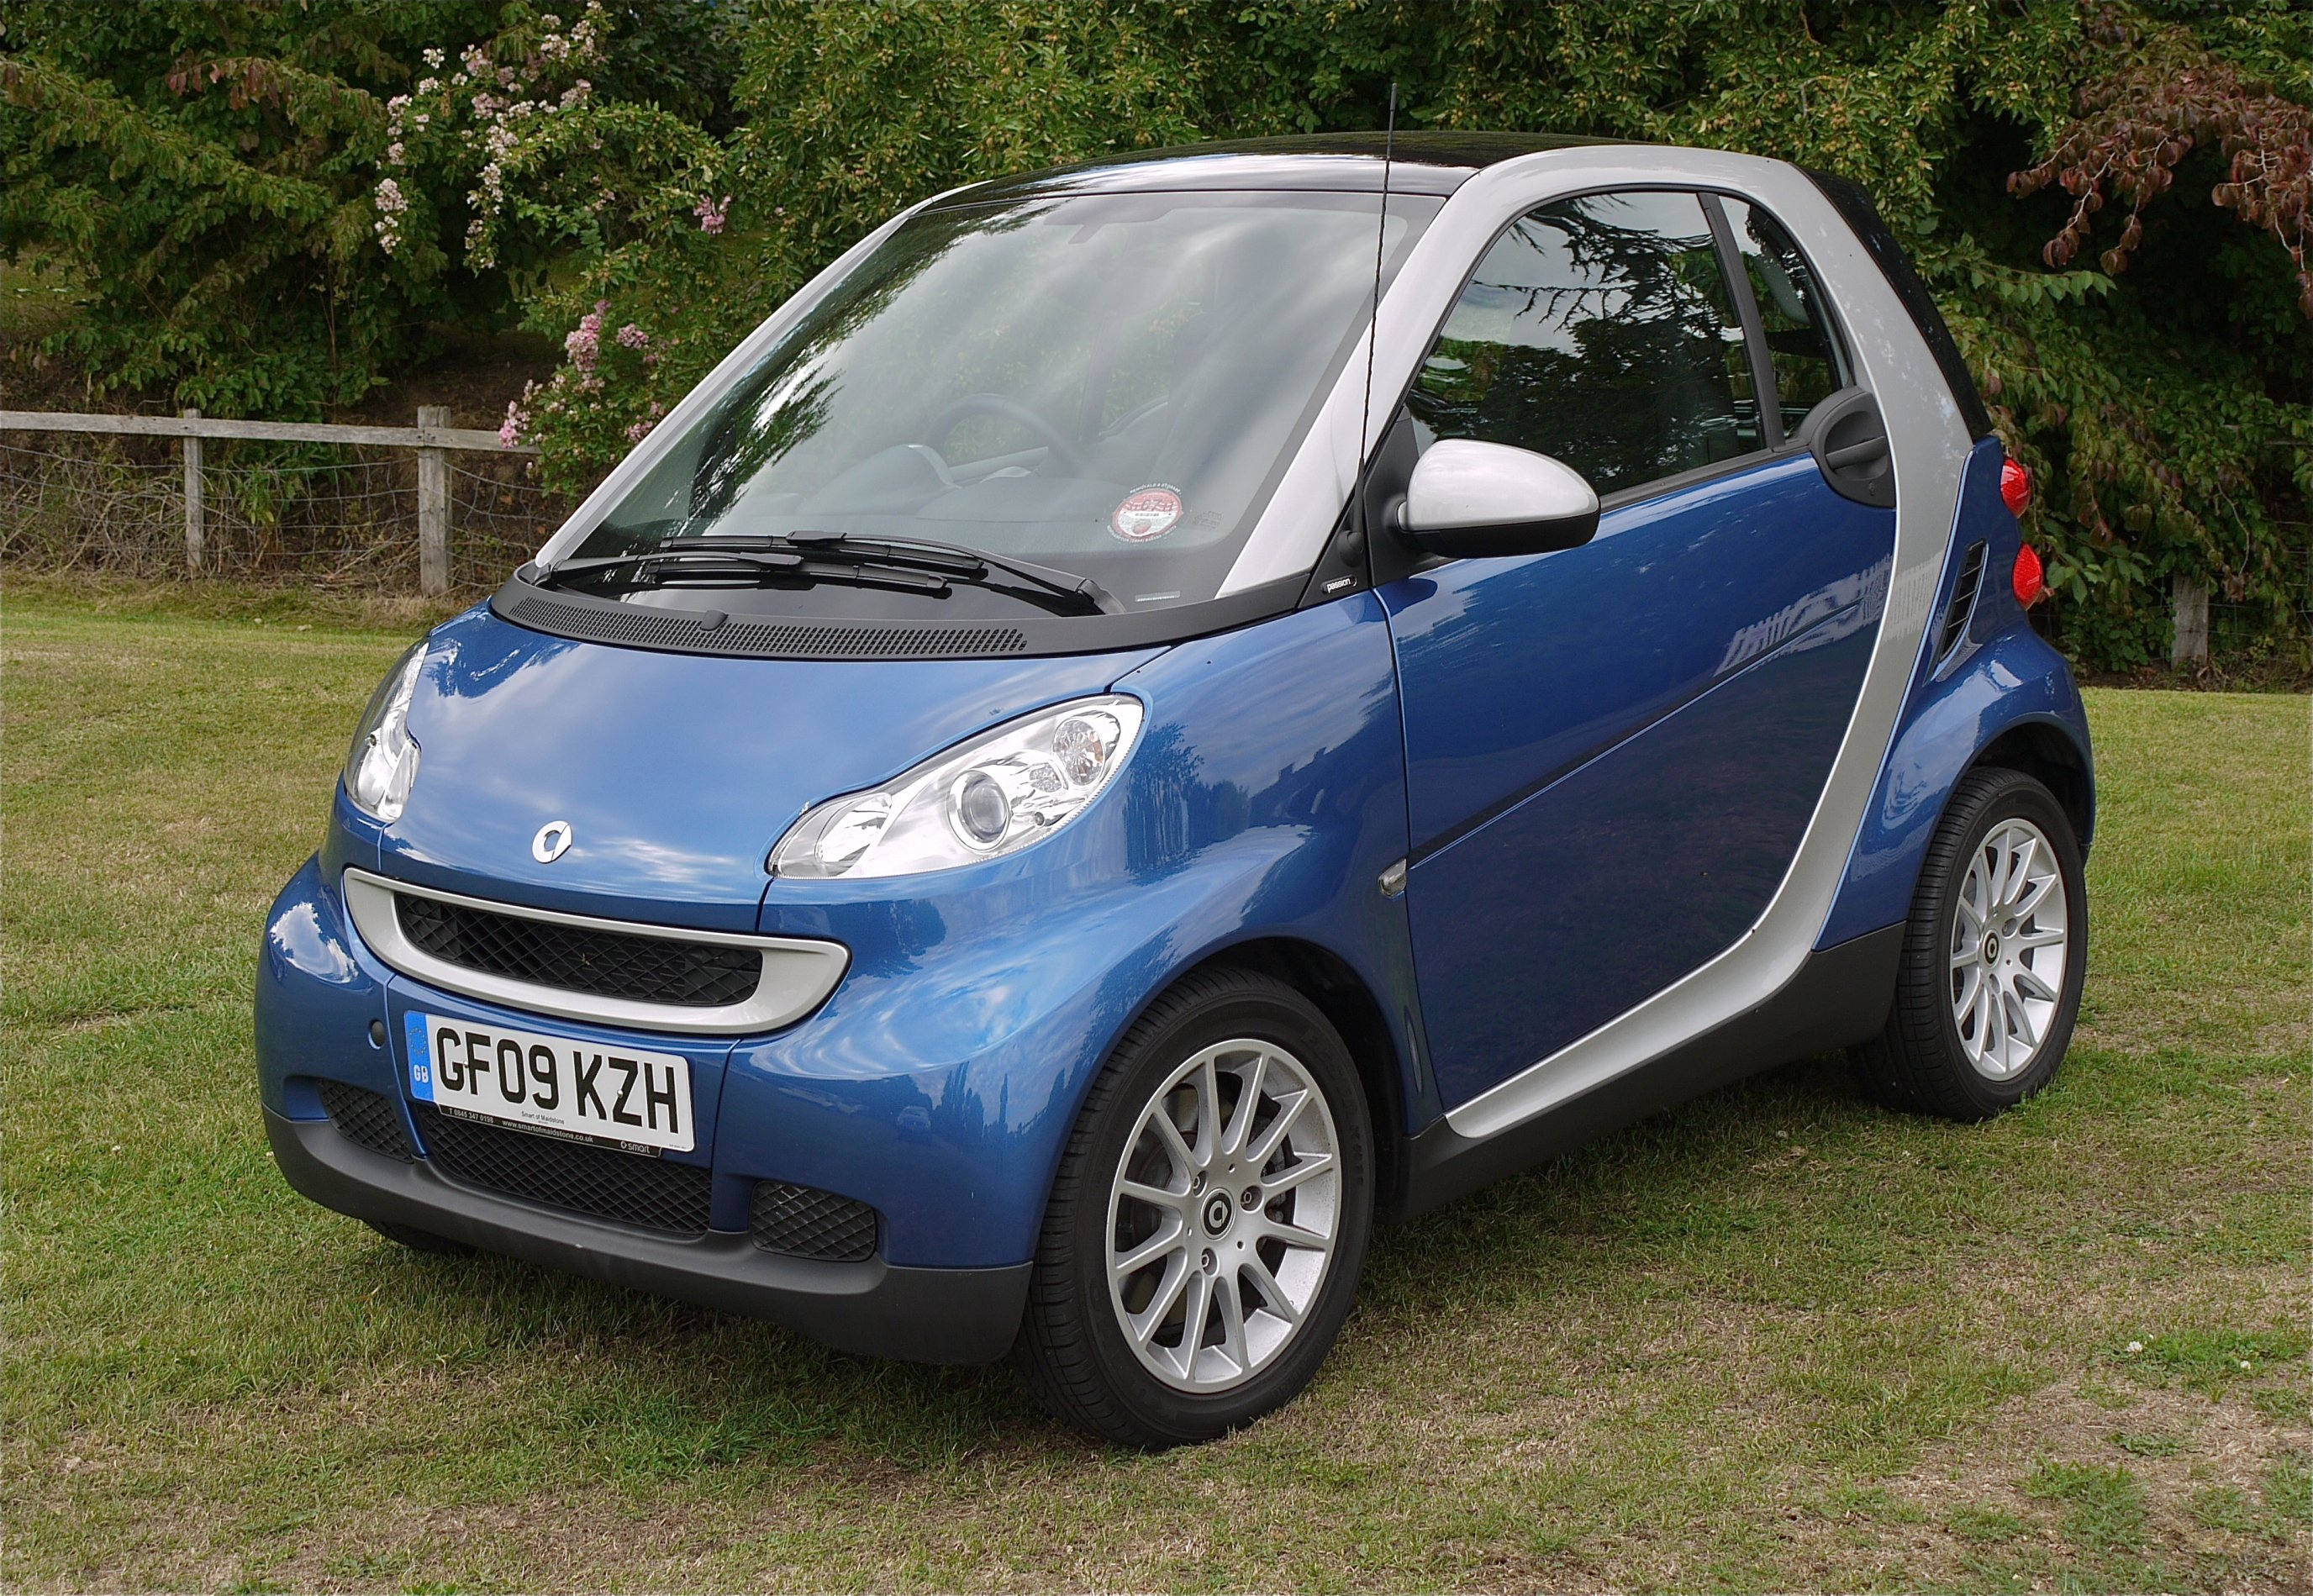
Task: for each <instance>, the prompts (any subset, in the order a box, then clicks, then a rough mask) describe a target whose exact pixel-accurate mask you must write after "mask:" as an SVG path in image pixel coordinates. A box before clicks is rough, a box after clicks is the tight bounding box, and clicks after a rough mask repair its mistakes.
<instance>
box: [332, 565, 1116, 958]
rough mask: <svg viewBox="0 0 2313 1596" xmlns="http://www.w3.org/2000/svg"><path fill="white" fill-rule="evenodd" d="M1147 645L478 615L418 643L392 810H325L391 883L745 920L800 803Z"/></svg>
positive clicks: (630, 911)
mask: <svg viewBox="0 0 2313 1596" xmlns="http://www.w3.org/2000/svg"><path fill="white" fill-rule="evenodd" d="M1148 657H1149V653H1148V651H1147V650H1141V651H1139V652H1135V653H1121V654H1102V655H1086V656H1082V657H1077V658H1068V659H1039V660H954V661H851V660H727V659H713V658H702V657H699V656H696V655H690V654H676V653H651V652H649V651H647V650H644V649H631V648H613V647H609V646H605V645H600V644H586V643H574V642H571V641H569V640H567V639H565V638H560V637H549V636H544V635H542V634H540V633H537V632H532V631H528V630H525V629H524V628H523V627H516V626H513V625H511V624H509V623H507V622H506V621H504V620H502V619H500V618H498V617H497V616H496V615H494V614H492V613H491V612H490V611H489V610H488V609H474V610H471V611H469V612H468V613H467V614H465V615H463V616H461V617H459V618H457V619H456V620H453V621H452V622H450V623H449V624H448V625H446V626H444V627H441V628H440V629H439V630H437V631H436V632H435V634H434V638H433V649H432V651H431V653H429V654H428V656H427V664H426V669H425V671H424V672H423V673H422V676H421V679H420V680H419V684H418V693H417V696H416V697H415V698H413V699H412V700H411V703H410V709H409V728H410V733H411V735H412V736H413V737H415V738H416V739H417V741H418V749H419V750H420V753H419V761H418V782H417V785H416V788H415V789H414V790H413V791H412V793H411V794H410V799H409V808H408V809H407V810H406V811H404V812H403V814H402V816H401V818H400V820H398V821H397V822H395V823H394V824H393V825H392V826H390V827H385V828H383V829H381V828H379V827H376V826H375V825H374V824H372V823H370V822H369V821H367V820H365V819H364V818H362V817H360V816H359V815H357V814H356V813H355V812H354V811H350V810H347V809H343V806H342V800H341V801H340V804H341V811H342V813H343V816H344V818H345V820H346V822H347V826H348V829H349V830H350V831H351V832H352V833H353V837H354V842H355V843H356V845H357V844H359V843H361V842H363V841H365V840H370V839H374V842H375V844H376V846H378V847H379V849H380V851H381V855H382V860H383V864H382V868H383V869H384V870H385V871H387V872H388V873H391V874H393V875H396V876H400V877H402V878H404V879H406V880H409V881H418V882H422V883H424V884H427V885H430V886H436V887H443V888H447V889H449V890H453V891H464V892H473V893H476V894H478V895H479V896H483V897H490V898H500V899H507V900H510V901H514V902H521V903H530V904H535V905H537V906H539V907H541V908H557V909H564V910H568V911H571V912H574V913H594V914H607V915H611V916H616V917H619V918H624V919H636V920H652V921H658V922H662V923H665V924H671V925H690V926H696V927H699V928H701V929H708V930H725V931H745V930H750V929H752V927H753V925H754V922H755V909H756V905H757V903H758V901H759V900H760V899H761V896H762V890H763V884H764V881H765V880H766V875H765V872H764V868H763V859H764V856H765V855H767V854H768V853H769V852H770V847H771V845H772V844H773V843H774V842H776V841H777V840H778V837H779V834H780V833H781V832H782V831H784V830H785V829H787V825H788V823H789V822H791V821H792V820H795V818H796V816H797V815H798V814H800V813H802V812H803V811H804V810H805V808H806V807H808V806H809V805H811V804H813V803H815V802H819V801H820V800H821V799H823V798H831V797H833V796H834V795H835V794H839V793H845V792H849V791H851V790H853V789H855V788H857V787H864V786H868V785H873V784H875V783H876V782H879V781H882V780H884V778H885V777H887V776H895V775H897V774H898V773H899V772H901V771H902V770H904V769H906V768H907V767H909V766H910V765H912V764H914V763H915V762H916V761H917V760H919V759H922V758H923V757H924V756H925V755H927V754H929V753H932V752H934V751H936V750H938V749H940V748H942V747H944V746H945V745H946V744H948V743H951V742H954V741H957V740H959V739H961V738H963V737H966V736H969V735H971V734H972V732H977V731H980V730H981V729H982V728H984V727H987V726H989V725H993V724H996V723H998V722H1002V721H1006V720H1009V719H1011V718H1012V717H1013V716H1015V715H1023V714H1025V713H1027V712H1028V711H1030V710H1033V709H1034V708H1036V707H1038V706H1041V705H1044V704H1048V703H1051V702H1052V701H1054V700H1056V699H1060V698H1066V697H1074V696H1076V695H1077V694H1080V693H1090V692H1098V691H1100V690H1101V689H1102V688H1104V687H1106V686H1107V684H1108V683H1109V682H1111V681H1113V680H1115V679H1116V678H1117V677H1118V676H1120V675H1121V674H1122V673H1123V672H1125V671H1130V669H1132V667H1133V666H1135V665H1136V664H1138V663H1139V662H1141V661H1142V660H1145V659H1147V658H1148ZM549 820H568V821H569V822H570V823H571V826H572V829H573V832H574V837H575V840H574V841H573V843H572V844H571V846H570V849H569V851H568V852H567V853H566V854H564V855H562V856H561V857H560V858H559V859H558V860H556V861H555V862H554V863H553V864H539V863H538V862H537V861H535V860H533V859H532V857H531V852H530V845H531V839H532V837H534V836H535V835H536V834H537V831H538V829H539V828H540V827H541V826H543V825H544V824H546V822H548V821H549Z"/></svg>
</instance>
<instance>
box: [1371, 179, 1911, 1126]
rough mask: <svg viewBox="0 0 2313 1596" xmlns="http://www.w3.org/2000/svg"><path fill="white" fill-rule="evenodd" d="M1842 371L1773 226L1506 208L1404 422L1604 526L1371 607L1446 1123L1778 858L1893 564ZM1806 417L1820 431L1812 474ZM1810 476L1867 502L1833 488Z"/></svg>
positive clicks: (1741, 922)
mask: <svg viewBox="0 0 2313 1596" xmlns="http://www.w3.org/2000/svg"><path fill="white" fill-rule="evenodd" d="M1849 369H1850V367H1849V365H1848V364H1847V362H1846V361H1845V359H1844V358H1843V356H1842V353H1841V346H1840V343H1839V339H1838V334H1837V330H1836V328H1835V324H1834V320H1833V318H1832V317H1831V315H1830V314H1829V313H1828V308H1827V307H1826V306H1825V304H1824V303H1822V302H1821V298H1820V295H1819V294H1818V292H1817V290H1816V281H1815V279H1814V277H1813V276H1812V275H1811V274H1810V273H1809V271H1808V269H1807V263H1806V262H1805V260H1804V259H1802V258H1801V257H1800V256H1799V252H1798V250H1796V249H1795V248H1793V247H1792V246H1791V244H1790V241H1789V240H1788V238H1787V237H1785V236H1784V235H1783V234H1782V233H1781V230H1780V229H1778V228H1777V227H1776V226H1775V224H1774V223H1773V222H1772V218H1770V217H1768V216H1767V215H1765V214H1764V212H1763V211H1762V210H1760V209H1759V208H1758V207H1756V206H1752V205H1749V204H1746V203H1745V202H1742V201H1740V200H1737V199H1735V198H1732V197H1726V198H1721V197H1714V196H1710V195H1702V194H1698V193H1693V192H1686V191H1652V190H1649V191H1628V192H1617V193H1605V194H1594V195H1590V196H1586V197H1579V198H1573V199H1567V200H1561V201H1558V202H1555V203H1553V204H1552V205H1549V206H1543V207H1542V208H1541V209H1538V210H1535V211H1533V212H1531V213H1529V214H1528V215H1526V216H1524V217H1522V218H1520V219H1519V220H1518V221H1517V222H1516V223H1514V224H1511V225H1510V226H1509V228H1508V229H1507V230H1506V231H1505V232H1503V233H1502V234H1501V235H1500V237H1499V239H1498V240H1497V241H1495V242H1494V244H1493V245H1492V247H1491V249H1490V250H1488V251H1487V253H1486V254H1485V256H1484V257H1483V259H1482V261H1481V263H1480V264H1479V266H1478V267H1477V269H1476V270H1475V272H1474V273H1473V276H1472V278H1471V280H1470V282H1469V284H1468V285H1467V287H1466V288H1465V289H1464V292H1463V294H1462V295H1461V297H1460V299H1459V300H1458V302H1457V303H1456V306H1455V308H1454V310H1453V311H1452V312H1451V313H1450V314H1449V315H1448V317H1447V321H1446V323H1445V326H1444V328H1443V329H1442V330H1441V331H1440V333H1439V335H1438V338H1437V340H1436V343H1435V345H1434V346H1433V347H1432V349H1431V351H1430V353H1429V356H1428V358H1427V360H1426V362H1425V363H1424V364H1423V366H1422V368H1421V370H1420V373H1418V375H1417V376H1416V378H1415V381H1414V383H1413V386H1412V390H1411V391H1410V393H1409V396H1408V399H1407V402H1406V419H1405V420H1403V421H1402V422H1401V423H1400V425H1401V426H1410V427H1411V428H1412V431H1413V433H1414V434H1415V441H1416V443H1417V446H1419V447H1427V446H1428V445H1429V443H1432V442H1434V441H1436V440H1438V439H1441V438H1477V439H1482V440H1484V441H1488V442H1494V443H1512V444H1517V445H1518V446H1520V447H1523V448H1527V449H1533V450H1536V451H1538V452H1542V453H1545V454H1549V455H1552V456H1554V457H1556V458H1558V459H1560V460H1563V461H1565V462H1566V463H1567V464H1569V465H1570V466H1572V467H1574V468H1575V469H1577V470H1579V471H1581V472H1582V473H1583V474H1584V475H1585V476H1586V477H1587V478H1589V480H1590V481H1591V483H1592V485H1593V486H1594V487H1596V489H1597V490H1598V491H1599V493H1600V495H1602V503H1603V505H1604V508H1605V513H1604V515H1603V517H1602V520H1601V522H1600V526H1599V531H1598V533H1597V536H1596V538H1595V539H1593V540H1592V541H1591V542H1589V543H1588V544H1587V545H1586V546H1584V547H1582V548H1573V549H1567V550H1564V551H1561V552H1558V553H1552V554H1545V555H1538V556H1532V557H1517V558H1504V559H1464V560H1458V561H1451V562H1446V563H1441V564H1436V565H1433V566H1430V567H1429V568H1428V569H1425V570H1421V571H1419V572H1417V573H1416V574H1412V575H1410V576H1406V577H1403V578H1401V579H1400V580H1397V581H1395V582H1392V583H1386V584H1385V586H1384V587H1383V589H1382V598H1383V600H1384V601H1385V605H1386V607H1387V609H1388V612H1389V616H1390V625H1391V629H1392V634H1393V636H1394V643H1395V646H1396V651H1397V664H1398V673H1399V682H1400V688H1401V703H1402V706H1403V715H1404V724H1405V741H1406V757H1407V767H1408V805H1409V811H1410V812H1409V820H1410V823H1411V825H1410V834H1411V837H1412V842H1413V846H1412V851H1411V853H1410V854H1409V855H1408V871H1407V876H1406V887H1405V892H1406V898H1407V908H1408V915H1409V920H1410V924H1411V926H1412V940H1413V952H1414V962H1415V968H1416V975H1417V979H1418V982H1419V985H1420V993H1421V1002H1422V1009H1423V1013H1424V1016H1425V1021H1426V1026H1427V1030H1428V1035H1429V1051H1430V1057H1431V1062H1432V1065H1433V1068H1434V1070H1435V1074H1436V1078H1437V1082H1438V1091H1439V1094H1440V1097H1441V1099H1442V1101H1443V1102H1444V1104H1445V1105H1446V1106H1447V1107H1448V1108H1453V1107H1456V1106H1458V1105H1460V1104H1462V1103H1464V1102H1467V1101H1470V1100H1471V1099H1473V1098H1475V1097H1477V1096H1479V1095H1481V1094H1482V1093H1483V1092H1486V1091H1487V1090H1489V1089H1490V1088H1491V1087H1494V1086H1496V1085H1499V1083H1502V1082H1504V1081H1506V1080H1508V1079H1509V1078H1511V1077H1512V1076H1515V1075H1517V1074H1520V1073H1522V1072H1523V1071H1525V1070H1526V1069H1528V1068H1529V1067H1532V1066H1534V1065H1537V1064H1539V1063H1541V1062H1543V1060H1546V1059H1547V1058H1549V1057H1551V1056H1552V1054H1554V1053H1556V1052H1557V1051H1558V1050H1559V1049H1561V1048H1564V1047H1566V1046H1567V1045H1568V1044H1570V1043H1571V1042H1574V1041H1576V1040H1579V1039H1580V1038H1582V1037H1583V1036H1585V1035H1587V1034H1588V1033H1589V1032H1591V1031H1592V1030H1596V1029H1597V1028H1598V1027H1600V1026H1602V1025H1604V1024H1605V1023H1607V1022H1610V1021H1612V1020H1614V1018H1615V1017H1616V1016H1617V1015H1619V1014H1621V1013H1624V1012H1626V1011H1627V1010H1629V1009H1631V1007H1632V1006H1634V1005H1636V1004H1639V1003H1640V1002H1642V1001H1644V1000H1645V999H1647V998H1648V997H1649V996H1651V995H1654V994H1655V993H1657V992H1659V991H1661V990H1662V989H1663V988H1665V987H1668V986H1670V985H1672V984H1673V983H1675V982H1676V981H1677V980H1679V979H1680V978H1682V977H1684V976H1685V975H1686V974H1688V973H1689V972H1690V971H1692V970H1693V969H1696V968H1698V967H1699V966H1701V965H1702V964H1704V963H1705V962H1707V961H1708V960H1711V958H1713V957H1714V956H1716V955H1717V954H1719V952H1720V951H1723V950H1725V949H1726V948H1728V946H1730V945H1731V944H1732V943H1735V942H1736V941H1737V939H1738V938H1739V937H1740V936H1741V935H1742V934H1743V933H1744V932H1745V931H1746V929H1748V928H1749V926H1750V925H1753V924H1754V923H1755V921H1756V920H1757V919H1758V917H1759V916H1760V915H1761V914H1762V913H1763V911H1764V910H1765V908H1766V907H1767V905H1768V903H1769V901H1770V899H1772V895H1773V893H1774V891H1775V889H1776V887H1777V885H1778V884H1779V883H1780V881H1781V879H1782V877H1783V874H1784V873H1785V871H1786V870H1787V868H1788V867H1789V865H1790V861H1791V858H1792V856H1793V855H1794V854H1795V853H1796V852H1797V851H1798V848H1799V841H1800V838H1801V837H1802V836H1803V834H1804V833H1805V831H1806V829H1807V822H1808V819H1809V817H1810V815H1811V814H1812V813H1813V811H1814V809H1815V806H1816V801H1817V799H1818V798H1819V797H1820V795H1821V794H1822V792H1823V788H1824V784H1825V779H1826V777H1827V776H1828V774H1829V771H1830V768H1831V764H1832V759H1833V757H1834V754H1835V752H1836V751H1837V750H1838V747H1839V745H1840V742H1841V740H1842V736H1843V734H1844V732H1845V730H1846V727H1847V723H1848V721H1849V718H1850V716H1851V714H1852V712H1853V710H1854V707H1855V703H1856V699H1857V696H1858V693H1859V691H1860V687H1861V683H1862V679H1863V673H1864V669H1865V666H1866V664H1867V662H1868V661H1869V655H1870V652H1871V647H1872V644H1873V640H1874V638H1875V636H1876V634H1877V631H1878V623H1879V618H1880V614H1881V611H1882V609H1884V605H1885V597H1886V578H1887V571H1888V562H1889V558H1890V556H1891V553H1892V550H1893V546H1894V539H1895V515H1894V512H1893V510H1892V508H1889V507H1886V506H1888V505H1891V504H1892V503H1893V496H1892V491H1891V490H1892V483H1891V482H1890V481H1888V480H1887V479H1886V463H1885V458H1884V450H1883V451H1882V452H1881V454H1880V456H1879V457H1878V460H1877V464H1876V465H1874V464H1873V463H1872V462H1871V460H1869V458H1866V459H1865V460H1864V463H1863V464H1862V466H1860V468H1859V467H1858V465H1857V464H1856V463H1855V462H1856V460H1857V457H1859V456H1862V457H1869V456H1870V455H1871V451H1870V449H1869V446H1868V445H1869V433H1870V431H1871V428H1872V427H1874V426H1876V425H1877V421H1876V414H1877V413H1876V410H1874V409H1872V408H1871V407H1870V404H1869V399H1868V398H1866V397H1864V396H1861V395H1860V394H1859V393H1858V392H1857V390H1852V389H1850V388H1847V387H1846V383H1847V381H1848V375H1847V373H1848V372H1849ZM1826 416H1846V417H1849V420H1848V421H1846V422H1842V424H1841V425H1842V426H1843V427H1844V428H1845V429H1846V430H1845V431H1843V432H1842V433H1841V434H1839V436H1840V442H1841V445H1842V447H1841V448H1840V450H1839V451H1838V452H1834V453H1833V454H1831V455H1830V456H1828V457H1827V459H1825V458H1818V457H1819V456H1821V455H1822V453H1823V452H1822V451H1821V450H1820V449H1818V450H1816V452H1810V451H1809V449H1808V447H1807V443H1808V442H1809V441H1810V438H1811V436H1812V435H1813V434H1816V433H1819V432H1820V431H1821V430H1822V427H1821V426H1820V425H1817V423H1818V421H1819V419H1820V418H1822V417H1826ZM1858 416H1860V417H1861V420H1860V423H1858V422H1856V421H1855V419H1854V418H1855V417H1858ZM1858 437H1862V438H1863V439H1864V443H1865V446H1864V447H1861V448H1858V447H1855V446H1854V445H1855V440H1856V439H1857V438H1858ZM1842 461H1844V462H1845V463H1844V465H1843V466H1842ZM1834 467H1840V468H1841V471H1843V473H1844V474H1845V475H1846V476H1849V477H1851V478H1852V477H1856V476H1858V475H1859V474H1860V476H1862V477H1866V478H1870V480H1869V481H1866V482H1863V483H1861V484H1860V486H1859V484H1858V483H1857V482H1856V481H1849V482H1847V483H1846V484H1845V485H1844V486H1845V491H1842V490H1841V489H1840V488H1839V487H1834V480H1833V478H1834V475H1836V474H1841V472H1840V471H1835V470H1834ZM1875 470H1876V471H1877V473H1878V475H1877V476H1876V477H1873V476H1872V472H1873V471H1875ZM1864 499H1878V500H1879V501H1881V502H1880V503H1878V504H1872V503H1865V502H1860V501H1862V500H1864Z"/></svg>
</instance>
